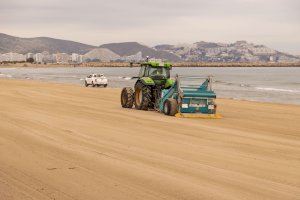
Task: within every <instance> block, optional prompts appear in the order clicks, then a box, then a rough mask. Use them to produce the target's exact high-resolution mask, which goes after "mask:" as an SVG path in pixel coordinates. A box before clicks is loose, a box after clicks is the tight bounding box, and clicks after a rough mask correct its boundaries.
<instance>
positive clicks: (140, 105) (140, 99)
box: [134, 82, 151, 110]
mask: <svg viewBox="0 0 300 200" xmlns="http://www.w3.org/2000/svg"><path fill="white" fill-rule="evenodd" d="M134 100H135V101H134V105H135V108H136V109H138V110H148V108H149V105H150V103H151V89H150V88H149V87H148V86H146V85H144V84H143V83H141V82H139V83H137V84H136V86H135V96H134Z"/></svg>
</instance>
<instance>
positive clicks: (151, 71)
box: [148, 67, 170, 78]
mask: <svg viewBox="0 0 300 200" xmlns="http://www.w3.org/2000/svg"><path fill="white" fill-rule="evenodd" d="M148 75H149V76H157V75H162V76H165V77H167V78H169V77H170V71H169V69H167V68H165V67H149V68H148Z"/></svg>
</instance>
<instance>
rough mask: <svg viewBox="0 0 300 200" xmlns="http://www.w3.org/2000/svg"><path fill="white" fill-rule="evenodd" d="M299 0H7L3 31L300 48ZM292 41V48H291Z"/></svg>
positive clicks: (92, 40)
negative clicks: (240, 43)
mask: <svg viewBox="0 0 300 200" xmlns="http://www.w3.org/2000/svg"><path fill="white" fill-rule="evenodd" d="M299 10H300V3H299V1H298V0H265V1H261V0H214V1H207V0H152V1H149V0H126V1H125V0H110V1H106V0H85V1H71V0H27V1H20V0H1V7H0V20H1V22H0V23H1V24H0V27H1V32H5V33H8V34H13V35H18V36H24V37H32V36H41V35H42V36H50V37H59V38H63V39H71V40H77V41H80V42H87V43H89V44H94V45H98V44H101V43H105V42H111V41H115V42H116V41H140V42H143V43H146V44H149V45H154V44H156V43H175V44H176V43H179V42H195V41H199V40H209V41H225V42H226V41H234V40H238V39H245V40H251V41H252V42H260V43H264V44H267V45H271V46H272V47H275V48H277V49H283V50H286V51H293V52H299V54H300V47H299V49H297V48H295V46H296V45H286V44H297V45H298V46H300V36H299V34H298V33H299V32H300V22H299V19H300V12H298V11H299ZM289 46H291V48H289Z"/></svg>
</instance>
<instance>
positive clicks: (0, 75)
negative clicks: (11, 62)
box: [0, 73, 12, 78]
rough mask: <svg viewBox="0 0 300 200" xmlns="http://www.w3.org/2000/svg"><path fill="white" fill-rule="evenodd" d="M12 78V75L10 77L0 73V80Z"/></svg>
mask: <svg viewBox="0 0 300 200" xmlns="http://www.w3.org/2000/svg"><path fill="white" fill-rule="evenodd" d="M1 77H2V78H3V77H4V78H12V75H10V74H2V73H0V78H1Z"/></svg>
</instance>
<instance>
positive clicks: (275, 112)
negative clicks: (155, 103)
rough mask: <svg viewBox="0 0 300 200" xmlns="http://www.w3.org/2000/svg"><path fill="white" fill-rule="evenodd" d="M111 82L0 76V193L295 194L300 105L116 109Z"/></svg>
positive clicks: (299, 170) (36, 197)
mask: <svg viewBox="0 0 300 200" xmlns="http://www.w3.org/2000/svg"><path fill="white" fill-rule="evenodd" d="M119 96H120V89H110V88H106V89H102V88H84V87H82V86H78V85H71V84H56V83H43V82H35V81H21V80H4V79H2V80H0V200H16V199H18V200H20V199H22V200H23V199H26V200H27V199H28V200H29V199H33V200H43V199H52V200H54V199H55V200H60V199H63V200H64V199H66V200H68V199H76V200H99V199H101V200H103V199H110V200H111V199H116V200H121V199H122V200H123V199H128V200H133V199H154V200H157V199H188V200H192V199H201V200H205V199H218V200H219V199H221V200H222V199H226V200H235V199H236V200H242V199H249V200H250V199H251V200H253V199H264V200H265V199H270V200H271V199H272V200H275V199H278V200H283V199H284V200H289V199H290V200H296V199H300V106H297V105H282V104H272V103H258V102H249V101H238V100H229V99H218V100H217V103H218V108H219V113H221V114H222V115H223V116H224V118H223V119H219V120H203V119H181V118H175V117H168V116H165V115H163V114H160V113H157V112H150V111H149V112H146V111H137V110H134V109H132V110H129V109H122V108H121V107H120V102H119V101H120V100H119Z"/></svg>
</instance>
